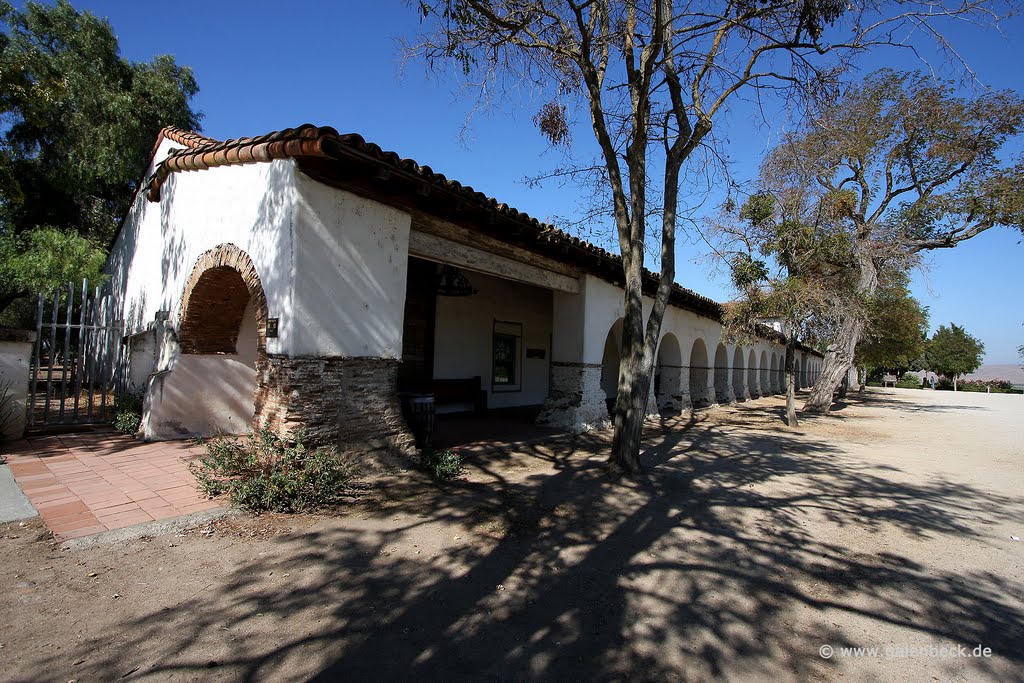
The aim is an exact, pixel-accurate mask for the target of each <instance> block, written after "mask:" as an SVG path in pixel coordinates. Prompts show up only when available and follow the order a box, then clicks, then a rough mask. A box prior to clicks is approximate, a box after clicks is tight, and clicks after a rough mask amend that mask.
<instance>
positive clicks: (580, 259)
mask: <svg viewBox="0 0 1024 683" xmlns="http://www.w3.org/2000/svg"><path fill="white" fill-rule="evenodd" d="M161 136H162V137H164V138H167V139H170V140H174V141H175V142H178V143H180V144H182V145H185V148H184V149H180V150H176V151H174V152H172V153H171V154H170V155H169V156H168V157H167V158H166V159H164V161H163V162H162V163H161V164H160V165H159V166H158V167H157V169H156V172H155V173H154V174H153V176H152V178H150V179H149V184H148V190H147V197H148V198H149V200H150V201H159V199H160V188H161V186H162V185H163V184H164V182H166V180H167V178H168V176H169V175H170V174H171V173H177V172H181V171H200V170H204V169H209V168H216V167H218V166H231V165H237V164H249V163H258V162H266V161H272V160H274V159H295V160H297V161H299V162H303V161H310V160H322V161H325V162H335V163H336V162H353V161H359V162H362V163H364V164H369V165H371V166H376V167H377V168H378V175H379V176H380V177H381V178H384V177H386V176H387V174H390V173H396V174H401V175H404V176H407V177H412V178H415V179H416V180H417V181H419V182H420V183H422V184H423V187H422V188H421V189H420V190H418V191H417V194H420V195H422V196H426V195H428V194H429V192H430V190H431V189H437V190H438V191H440V192H444V193H447V194H449V195H453V196H454V197H456V198H457V199H458V201H459V202H460V204H466V205H472V206H475V207H476V208H478V209H482V210H484V211H486V212H488V213H490V214H492V216H497V217H499V218H501V219H504V220H506V221H509V222H511V223H513V224H516V226H517V227H516V228H515V229H514V230H513V232H514V237H516V238H517V240H518V241H523V240H524V239H525V240H526V241H527V242H529V243H530V244H527V245H524V246H527V248H532V249H533V250H534V251H537V252H539V253H542V254H545V255H547V256H550V257H552V258H555V259H556V260H559V261H562V262H565V263H568V264H570V265H574V266H576V267H578V268H580V269H582V270H584V271H586V272H590V273H593V274H595V275H597V276H598V277H601V278H602V279H605V280H608V281H610V282H613V283H614V284H618V285H620V286H621V284H622V282H621V279H622V259H621V258H620V257H619V256H618V255H616V254H612V253H610V252H608V251H606V250H604V249H602V248H600V247H598V246H596V245H593V244H590V243H589V242H586V241H584V240H581V239H579V238H577V237H574V236H572V235H570V234H568V233H565V232H563V231H561V230H559V229H558V228H555V227H554V226H552V225H549V224H547V223H543V222H541V221H539V220H537V219H536V218H533V217H532V216H529V215H528V214H526V213H523V212H521V211H518V210H517V209H515V208H513V207H511V206H508V205H507V204H503V203H500V202H498V201H497V200H496V199H494V198H492V197H488V196H487V195H485V194H483V193H482V192H477V191H476V190H474V189H473V188H472V187H471V186H469V185H463V184H462V183H460V182H458V181H457V180H449V179H448V178H446V177H445V176H444V175H443V174H441V173H435V172H434V170H433V169H431V168H430V167H429V166H421V165H420V164H419V163H417V162H416V161H414V160H412V159H404V158H402V157H400V156H399V155H398V154H396V153H395V152H389V151H385V150H383V149H381V148H380V147H379V146H378V145H375V144H373V143H372V142H367V141H366V140H364V139H363V137H362V136H361V135H358V134H356V133H348V134H340V133H338V131H337V130H335V129H334V128H331V127H329V126H324V127H318V126H314V125H312V124H304V125H302V126H298V127H297V128H286V129H284V130H279V131H273V132H271V133H267V134H266V135H260V136H257V137H246V138H237V139H234V140H225V141H219V140H214V139H211V138H208V137H205V136H203V135H199V134H198V133H193V132H191V131H185V130H181V129H179V128H170V127H169V128H165V129H164V130H163V131H161ZM159 143H160V138H158V139H157V144H158V145H159ZM521 228H525V230H522V229H521ZM496 236H498V237H499V238H502V239H505V240H506V241H509V240H510V238H511V237H512V236H513V235H512V234H509V233H508V232H507V231H506V232H505V233H504V234H502V233H501V232H498V233H496ZM658 279H659V278H658V275H657V274H656V273H652V272H650V271H645V273H644V280H645V282H644V285H645V287H644V289H645V290H650V291H653V289H654V288H655V287H656V286H657V282H658ZM670 301H671V303H672V304H673V305H675V306H677V307H679V308H683V309H686V310H690V311H693V312H695V313H698V314H700V315H703V316H705V317H708V318H711V319H713V320H721V316H722V306H721V305H720V304H719V303H718V302H716V301H714V300H713V299H710V298H708V297H706V296H703V295H701V294H698V293H696V292H694V291H692V290H690V289H686V288H684V287H680V286H679V285H675V286H674V287H673V292H672V295H671V299H670ZM764 332H765V336H766V337H769V338H774V337H781V335H778V334H777V333H776V332H775V331H774V330H772V329H770V328H767V329H766V330H765V331H764Z"/></svg>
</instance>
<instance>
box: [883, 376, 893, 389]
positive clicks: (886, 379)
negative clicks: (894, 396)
mask: <svg viewBox="0 0 1024 683" xmlns="http://www.w3.org/2000/svg"><path fill="white" fill-rule="evenodd" d="M890 384H892V385H893V387H895V386H896V375H885V376H883V377H882V386H883V387H887V386H889V385H890Z"/></svg>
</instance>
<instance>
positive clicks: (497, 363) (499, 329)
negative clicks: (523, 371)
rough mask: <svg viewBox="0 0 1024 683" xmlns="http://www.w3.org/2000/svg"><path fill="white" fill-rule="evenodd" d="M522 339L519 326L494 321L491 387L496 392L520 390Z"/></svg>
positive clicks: (521, 329) (521, 331)
mask: <svg viewBox="0 0 1024 683" xmlns="http://www.w3.org/2000/svg"><path fill="white" fill-rule="evenodd" d="M522 337H523V326H522V325H521V324H519V323H507V322H499V321H495V323H494V343H493V347H492V356H493V362H492V368H491V385H492V386H493V388H494V389H495V390H496V391H518V390H519V389H521V388H522V387H521V385H520V375H519V373H520V364H519V354H520V351H521V347H522Z"/></svg>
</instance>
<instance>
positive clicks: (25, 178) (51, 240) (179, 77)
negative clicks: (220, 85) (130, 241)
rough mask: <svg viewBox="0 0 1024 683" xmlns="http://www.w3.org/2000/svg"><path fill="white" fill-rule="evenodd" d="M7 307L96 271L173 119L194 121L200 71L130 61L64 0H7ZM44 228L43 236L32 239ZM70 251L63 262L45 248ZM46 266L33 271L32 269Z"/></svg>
mask: <svg viewBox="0 0 1024 683" xmlns="http://www.w3.org/2000/svg"><path fill="white" fill-rule="evenodd" d="M0 23H2V29H3V31H2V33H0V121H2V123H3V125H2V127H0V131H2V133H0V242H2V246H0V250H2V251H0V256H2V258H4V259H5V261H4V262H3V263H0V273H2V274H3V275H4V277H3V278H2V279H0V311H3V310H4V309H5V308H6V307H7V306H8V305H9V304H10V303H11V301H13V300H14V299H16V298H17V297H19V296H24V295H26V294H31V293H32V291H33V290H34V289H37V288H47V287H53V286H56V285H58V284H59V283H60V282H61V280H54V279H51V276H52V277H57V278H65V277H69V276H72V275H73V276H75V277H76V278H77V276H78V275H81V274H88V273H90V272H94V271H95V269H96V268H95V264H96V254H97V250H99V251H100V252H101V251H102V248H103V246H104V245H106V244H107V243H109V241H110V240H111V239H112V238H113V235H114V233H115V232H116V230H117V226H118V224H119V221H120V220H121V218H122V217H123V216H124V215H125V213H126V212H127V210H128V206H129V204H130V202H131V198H132V195H133V192H134V190H135V186H136V184H137V183H138V181H139V178H140V176H141V175H142V173H143V171H144V170H145V166H146V163H147V160H148V156H149V154H150V152H151V150H152V145H153V140H154V139H155V138H156V135H157V133H158V132H159V131H160V129H161V128H162V127H163V126H165V125H176V126H181V127H184V128H190V129H196V128H198V124H199V118H200V116H199V114H197V113H196V112H195V111H194V110H193V109H192V107H191V104H190V101H191V99H192V97H194V96H195V94H196V93H197V92H198V86H197V85H196V80H195V78H194V76H193V75H192V71H191V70H190V69H188V68H186V67H181V66H178V65H177V64H176V63H175V61H174V59H173V58H172V57H169V56H160V57H156V58H155V59H153V61H151V62H145V63H138V62H131V61H129V60H126V59H124V58H122V57H121V56H120V54H119V49H118V44H117V38H116V37H115V36H114V33H113V31H112V29H111V27H110V24H109V23H108V22H106V21H105V20H103V19H100V18H98V17H96V16H94V15H93V14H91V13H89V12H79V11H78V10H76V9H75V8H74V7H72V6H71V4H70V3H68V2H66V0H58V2H57V3H56V4H54V5H44V4H41V3H35V2H29V3H27V4H26V5H25V7H24V9H23V10H17V9H14V8H13V7H12V6H11V5H10V4H9V3H7V2H0ZM36 231H39V233H40V234H39V235H32V234H31V233H34V232H36ZM47 251H50V252H53V253H55V254H60V256H61V257H62V258H69V259H74V260H75V261H74V263H65V264H63V265H60V266H59V267H58V265H57V264H56V263H55V261H54V259H49V261H48V260H47V257H46V256H45V252H47ZM37 267H38V268H39V270H36V271H34V272H33V271H32V269H33V268H37Z"/></svg>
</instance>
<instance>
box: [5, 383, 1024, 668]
mask: <svg viewBox="0 0 1024 683" xmlns="http://www.w3.org/2000/svg"><path fill="white" fill-rule="evenodd" d="M781 408H782V401H781V400H779V399H762V400H760V401H755V402H748V403H746V404H740V405H738V406H735V407H721V408H713V409H710V410H706V411H701V412H699V413H697V415H696V416H695V417H693V418H691V419H688V420H679V421H676V422H674V423H671V424H668V425H665V427H664V428H652V429H651V430H649V431H650V433H649V434H648V438H647V440H646V444H647V445H646V449H645V453H644V456H643V461H644V463H645V466H646V472H645V474H644V475H643V476H642V477H640V478H639V479H637V480H635V481H627V482H623V483H615V482H612V481H609V480H608V479H607V478H606V477H605V475H604V473H603V469H602V462H603V459H604V456H603V452H604V450H605V448H606V444H607V439H608V435H607V434H604V433H598V434H593V433H592V434H585V435H582V436H580V437H576V438H563V439H562V440H559V441H555V442H550V443H548V444H546V445H536V446H531V447H528V448H524V449H523V450H522V451H521V452H516V453H490V454H477V455H473V456H472V457H471V459H470V463H469V468H468V472H467V476H466V479H465V480H464V481H457V482H453V483H451V484H448V485H444V486H437V485H434V484H431V483H429V482H425V481H424V480H423V479H422V478H421V477H419V476H418V475H415V474H413V473H407V474H404V475H403V476H400V477H392V478H390V479H387V480H384V481H381V482H379V484H378V485H377V486H376V487H374V488H373V489H371V490H369V491H368V492H366V494H365V496H364V498H363V500H361V501H360V502H358V503H356V504H354V505H353V506H352V507H351V508H348V509H346V510H344V511H343V512H341V513H339V515H338V516H333V517H332V516H291V517H283V516H261V517H255V518H254V517H248V516H239V517H234V518H228V519H223V520H219V521H216V522H213V523H209V524H207V525H205V526H201V527H198V528H194V529H191V530H188V531H186V532H180V533H170V534H167V535H163V536H156V537H144V538H138V539H134V540H121V541H117V542H108V543H100V544H93V545H86V546H84V547H83V546H73V547H66V546H62V545H60V544H56V543H54V542H53V541H51V540H50V539H49V537H48V535H47V534H46V533H45V531H44V529H43V528H42V527H41V526H40V524H39V523H38V522H29V523H12V524H9V525H4V526H2V527H0V536H2V538H0V557H2V565H0V566H2V567H3V572H2V576H0V586H2V589H0V616H2V622H0V623H2V628H0V679H2V680H5V681H7V680H11V681H22V680H24V681H49V680H52V681H68V680H79V681H110V680H118V679H124V680H138V679H152V680H174V681H184V680H230V681H234V680H299V679H324V680H365V679H374V680H389V679H418V680H437V679H445V680H459V679H469V680H490V679H499V680H505V679H515V680H523V679H577V680H609V679H636V680H680V681H701V680H710V679H730V680H759V681H763V680H773V681H776V682H781V681H791V680H836V681H838V680H842V681H862V680H865V681H868V680H894V679H895V680H925V681H931V680H943V681H944V680H956V681H960V680H1003V681H1009V680H1024V560H1022V558H1024V542H1018V541H1014V540H1012V538H1011V536H1016V537H1024V419H1022V409H1024V397H1021V396H1006V395H985V394H964V393H959V394H956V395H953V394H951V393H934V392H923V391H914V390H903V391H901V390H885V391H883V390H875V391H873V392H872V393H871V394H869V395H868V396H867V397H866V398H865V399H864V400H855V399H851V400H850V402H849V404H848V405H845V406H840V409H839V410H837V411H836V412H834V413H833V414H832V415H831V416H829V417H823V418H816V419H805V420H804V422H803V423H802V425H801V427H800V428H799V429H796V430H792V431H790V430H788V429H786V428H785V427H782V426H781V425H780V421H779V415H780V413H781ZM826 645H827V646H830V647H832V648H833V650H832V656H831V657H830V658H825V657H822V656H821V654H820V653H821V649H822V647H823V646H826ZM978 645H980V646H982V647H988V648H991V652H992V656H990V657H974V658H968V657H963V656H948V655H950V654H958V655H959V654H970V653H971V650H972V649H973V648H975V647H976V646H978ZM847 647H864V648H871V647H877V648H880V649H879V651H878V653H877V656H869V653H862V654H861V656H856V654H855V653H853V652H847V651H843V650H842V648H847ZM960 647H963V648H964V650H960V649H959V648H960ZM885 648H890V650H889V651H888V652H886V650H885ZM892 648H898V649H892ZM825 653H826V654H828V650H827V649H826V650H825ZM901 654H902V655H905V656H899V655H901ZM942 654H945V655H947V656H942ZM887 655H888V656H887ZM911 655H913V656H911Z"/></svg>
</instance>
